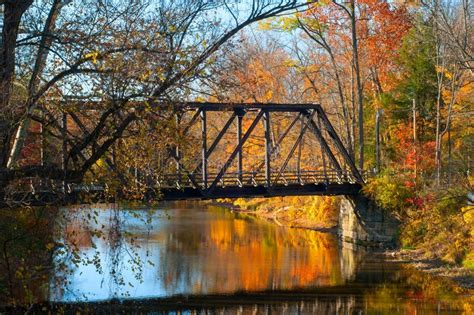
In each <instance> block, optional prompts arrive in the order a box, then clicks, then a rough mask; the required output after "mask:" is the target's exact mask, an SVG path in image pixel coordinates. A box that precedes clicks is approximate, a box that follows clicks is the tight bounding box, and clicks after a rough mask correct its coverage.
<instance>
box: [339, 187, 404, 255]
mask: <svg viewBox="0 0 474 315" xmlns="http://www.w3.org/2000/svg"><path fill="white" fill-rule="evenodd" d="M338 234H339V238H340V239H341V240H342V241H343V242H344V243H346V245H354V246H365V247H381V248H393V247H396V246H397V234H398V221H397V220H396V219H395V218H393V217H392V216H391V215H390V213H389V212H388V211H387V210H384V209H381V208H380V207H378V206H377V205H376V204H375V202H374V201H372V200H370V199H368V198H367V197H365V196H362V195H355V196H343V197H342V200H341V204H340V211H339V230H338Z"/></svg>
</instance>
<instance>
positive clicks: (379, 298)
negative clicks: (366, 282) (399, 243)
mask: <svg viewBox="0 0 474 315" xmlns="http://www.w3.org/2000/svg"><path fill="white" fill-rule="evenodd" d="M396 278H397V280H398V281H399V282H403V283H406V284H407V287H406V288H404V289H403V288H402V289H400V286H398V285H397V284H396V283H395V284H384V285H383V286H379V287H376V288H375V289H374V290H373V291H372V292H371V293H369V294H366V295H364V303H365V305H367V307H369V308H370V309H375V310H379V311H383V312H396V313H403V314H417V313H424V312H430V311H431V310H433V309H434V308H433V303H436V304H437V305H436V308H437V309H438V312H439V311H441V312H443V311H448V312H455V313H457V312H460V313H462V314H472V313H473V312H474V297H473V296H472V294H469V290H467V289H462V288H459V287H457V286H455V285H454V284H453V283H452V282H450V281H449V280H447V279H442V278H436V277H434V276H431V275H427V274H425V273H422V272H420V271H418V270H414V269H413V268H403V269H401V270H400V271H398V272H397V275H396ZM460 296H462V297H460ZM400 301H404V302H403V303H400Z"/></svg>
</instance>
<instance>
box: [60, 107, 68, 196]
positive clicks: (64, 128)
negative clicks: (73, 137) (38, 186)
mask: <svg viewBox="0 0 474 315" xmlns="http://www.w3.org/2000/svg"><path fill="white" fill-rule="evenodd" d="M61 138H62V148H61V166H62V169H63V172H64V173H63V183H62V184H63V190H64V192H66V185H67V183H66V177H67V113H66V112H62V117H61Z"/></svg>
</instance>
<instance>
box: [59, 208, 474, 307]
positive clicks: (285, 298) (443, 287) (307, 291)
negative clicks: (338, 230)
mask: <svg viewBox="0 0 474 315" xmlns="http://www.w3.org/2000/svg"><path fill="white" fill-rule="evenodd" d="M64 211H67V214H66V217H67V220H66V221H65V222H66V225H65V226H64V228H62V231H61V234H60V235H62V239H61V240H59V241H62V242H63V243H65V244H69V246H72V245H74V246H75V249H76V251H75V255H72V256H71V254H70V253H65V252H61V251H58V254H57V256H56V258H55V259H56V261H57V264H58V266H59V265H60V263H61V262H64V261H74V262H75V264H73V263H68V264H67V265H66V266H63V267H66V268H62V269H61V270H57V271H56V273H55V276H54V277H53V279H52V280H51V285H50V287H51V289H50V300H51V301H54V302H57V304H58V305H66V306H67V307H69V308H75V307H86V308H89V309H90V308H92V309H95V310H97V309H100V310H105V311H108V312H116V311H121V312H132V311H137V312H152V311H163V312H168V311H170V312H174V311H177V312H184V313H191V314H193V313H206V312H210V313H214V312H216V313H218V314H222V313H224V314H234V313H245V314H246V313H249V314H269V313H274V314H280V313H286V314H311V313H323V314H324V313H339V314H347V313H350V314H352V313H356V314H359V313H375V314H379V313H384V314H394V313H395V314H424V313H435V314H436V313H448V314H451V313H462V312H464V313H466V314H474V308H473V307H474V305H473V296H472V295H470V294H469V292H467V291H464V290H461V289H459V288H456V287H453V286H451V284H450V283H448V282H446V281H441V280H438V279H434V278H432V277H430V276H428V275H423V274H421V273H419V272H416V271H414V270H411V269H408V268H407V267H406V266H403V265H400V264H396V263H391V262H387V261H384V260H383V259H382V258H381V256H380V255H377V254H374V253H368V254H366V253H363V252H362V251H352V250H350V249H347V248H344V247H343V246H341V245H340V244H338V241H337V238H336V237H335V236H334V235H332V234H328V233H320V232H315V231H309V230H300V229H289V228H283V227H278V226H276V225H275V224H271V223H268V222H264V221H262V220H259V219H255V218H253V217H251V216H247V215H241V214H235V213H232V212H230V211H229V210H227V209H224V208H222V207H216V206H206V205H204V204H199V203H170V204H165V205H163V206H161V207H159V208H158V209H155V210H133V211H124V210H123V209H122V210H118V209H114V208H110V207H103V208H96V209H81V208H77V209H68V210H64ZM65 258H67V259H65ZM58 269H59V268H58ZM471 293H472V292H471ZM111 300H112V302H110V301H111ZM71 302H84V303H79V304H74V303H73V304H71Z"/></svg>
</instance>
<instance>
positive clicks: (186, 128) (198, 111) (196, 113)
mask: <svg viewBox="0 0 474 315" xmlns="http://www.w3.org/2000/svg"><path fill="white" fill-rule="evenodd" d="M201 111H202V109H200V108H198V110H197V111H196V112H195V113H194V115H193V117H192V118H191V120H190V121H189V123H188V125H187V126H186V127H185V128H184V130H183V136H186V134H187V133H188V132H189V129H191V127H192V126H193V125H194V124H195V123H196V120H197V119H198V118H199V116H200V115H201ZM169 147H170V148H171V147H173V146H169ZM170 158H171V155H168V156H167V157H165V158H164V159H163V162H162V163H163V165H166V163H168V161H169V159H170Z"/></svg>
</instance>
